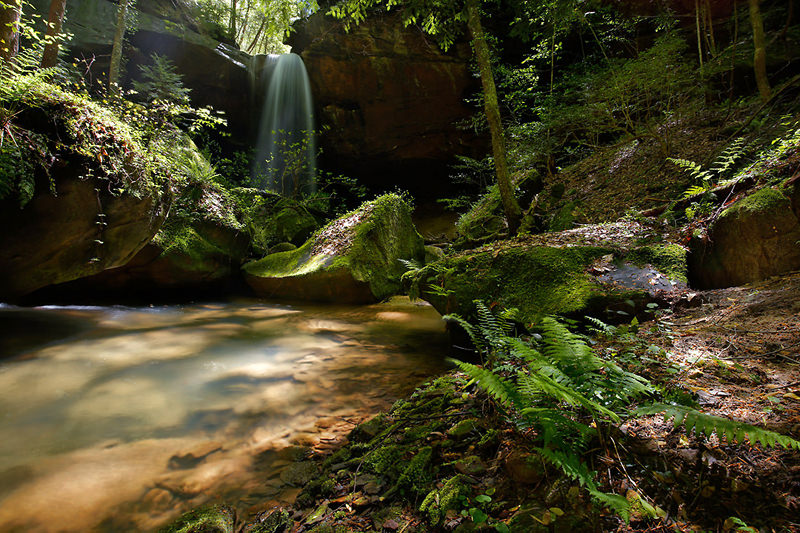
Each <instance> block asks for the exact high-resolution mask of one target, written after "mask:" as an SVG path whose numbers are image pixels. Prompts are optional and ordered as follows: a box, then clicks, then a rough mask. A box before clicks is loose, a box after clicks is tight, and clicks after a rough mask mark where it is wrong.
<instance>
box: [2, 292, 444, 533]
mask: <svg viewBox="0 0 800 533" xmlns="http://www.w3.org/2000/svg"><path fill="white" fill-rule="evenodd" d="M445 347H446V339H445V335H444V330H443V325H442V322H441V320H440V319H439V316H438V314H436V312H435V311H433V310H432V309H431V308H430V307H427V306H419V305H414V304H411V303H409V302H408V301H407V300H395V301H393V302H392V303H388V304H381V305H374V306H368V307H358V308H356V307H310V306H304V307H289V306H278V305H267V304H262V303H255V302H236V303H225V304H209V305H191V306H183V307H152V308H130V307H83V306H81V307H78V306H74V307H50V306H48V307H39V308H35V309H23V308H16V307H12V306H0V435H2V438H0V531H26V532H32V531H41V532H49V531H89V530H94V531H125V530H145V531H146V530H149V529H153V528H155V527H157V526H159V525H161V524H163V523H164V522H165V521H168V520H170V519H172V518H174V517H175V516H176V515H177V514H179V513H180V512H182V511H184V510H186V509H188V508H190V507H192V506H196V505H199V504H203V503H206V502H211V501H226V502H228V503H231V504H234V505H236V506H237V507H238V508H239V510H240V511H241V512H244V513H247V512H252V511H257V510H261V509H263V508H264V506H265V505H268V504H269V503H270V502H271V501H272V502H277V501H287V500H291V498H292V497H293V496H294V495H296V490H295V491H292V490H282V489H285V487H282V486H281V485H282V484H281V483H280V481H279V477H278V476H279V474H280V470H281V468H283V467H285V466H286V465H287V464H289V462H290V458H287V457H288V455H291V453H292V450H297V449H298V448H297V446H298V445H299V446H309V447H316V448H318V449H324V448H325V447H326V446H329V445H331V443H332V442H334V440H335V438H336V437H337V435H341V433H342V432H345V431H347V430H349V429H350V428H351V427H352V424H353V423H354V422H357V421H359V420H360V419H362V418H363V417H365V416H368V415H369V414H372V413H374V412H376V411H379V410H381V409H385V408H386V407H388V406H389V405H390V404H391V402H392V401H394V400H395V399H397V398H398V397H400V396H402V395H404V394H406V393H408V392H409V391H410V390H411V389H413V387H414V386H416V385H418V384H419V383H421V382H422V381H424V380H425V378H427V377H428V376H431V375H433V374H435V373H436V372H438V371H440V370H442V367H443V362H442V353H443V352H444V349H445ZM287 454H288V455H287Z"/></svg>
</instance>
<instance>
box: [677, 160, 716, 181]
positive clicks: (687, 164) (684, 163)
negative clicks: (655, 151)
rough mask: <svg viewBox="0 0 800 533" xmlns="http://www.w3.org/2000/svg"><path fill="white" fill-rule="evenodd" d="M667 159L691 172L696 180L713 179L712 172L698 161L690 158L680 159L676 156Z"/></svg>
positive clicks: (690, 174)
mask: <svg viewBox="0 0 800 533" xmlns="http://www.w3.org/2000/svg"><path fill="white" fill-rule="evenodd" d="M667 161H669V162H670V163H674V164H675V165H677V166H678V167H680V168H682V169H683V170H684V171H686V172H688V173H689V176H691V178H692V180H694V181H708V180H710V179H711V173H710V172H709V171H708V170H703V167H701V166H700V165H699V164H698V163H695V162H694V161H689V160H688V159H679V158H675V157H668V158H667Z"/></svg>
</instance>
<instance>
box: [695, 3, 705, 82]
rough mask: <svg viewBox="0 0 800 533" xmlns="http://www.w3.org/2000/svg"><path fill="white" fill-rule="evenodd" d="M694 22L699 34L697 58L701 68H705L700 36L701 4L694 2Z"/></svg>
mask: <svg viewBox="0 0 800 533" xmlns="http://www.w3.org/2000/svg"><path fill="white" fill-rule="evenodd" d="M694 22H695V31H696V33H697V58H698V60H699V61H700V68H701V69H702V68H703V37H702V36H701V35H700V3H699V2H698V0H694Z"/></svg>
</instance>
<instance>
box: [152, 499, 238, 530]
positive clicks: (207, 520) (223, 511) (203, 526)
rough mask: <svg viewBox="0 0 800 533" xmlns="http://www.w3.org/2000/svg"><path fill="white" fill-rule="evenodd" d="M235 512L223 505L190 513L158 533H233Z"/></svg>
mask: <svg viewBox="0 0 800 533" xmlns="http://www.w3.org/2000/svg"><path fill="white" fill-rule="evenodd" d="M235 522H236V512H235V511H234V510H233V509H231V508H230V507H227V506H224V505H212V506H209V507H202V508H200V509H195V510H194V511H190V512H188V513H186V514H185V515H183V516H182V517H180V518H179V519H178V520H176V521H175V522H173V523H172V524H170V525H169V526H167V527H165V528H162V529H161V530H160V531H159V533H233V532H234V524H235Z"/></svg>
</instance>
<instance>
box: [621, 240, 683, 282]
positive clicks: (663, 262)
mask: <svg viewBox="0 0 800 533" xmlns="http://www.w3.org/2000/svg"><path fill="white" fill-rule="evenodd" d="M686 254H687V250H686V248H684V247H683V246H681V245H679V244H652V245H647V246H642V247H641V248H636V249H635V250H631V251H630V252H629V253H628V254H627V255H626V256H625V260H626V261H628V262H630V263H633V264H635V265H637V266H645V265H651V266H652V267H653V268H655V269H656V270H658V271H660V272H661V273H662V274H664V275H666V276H667V277H668V278H670V279H675V280H679V281H683V282H686Z"/></svg>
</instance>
